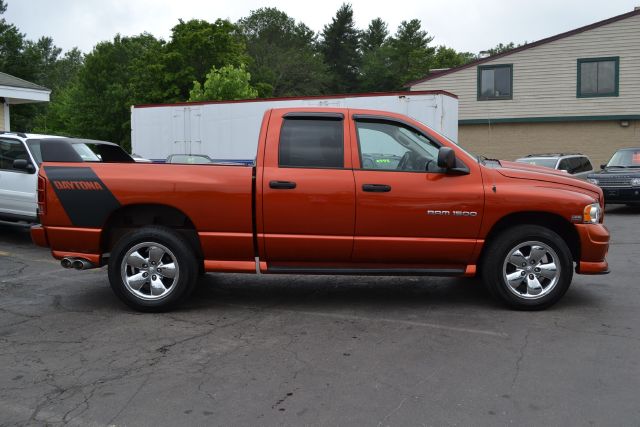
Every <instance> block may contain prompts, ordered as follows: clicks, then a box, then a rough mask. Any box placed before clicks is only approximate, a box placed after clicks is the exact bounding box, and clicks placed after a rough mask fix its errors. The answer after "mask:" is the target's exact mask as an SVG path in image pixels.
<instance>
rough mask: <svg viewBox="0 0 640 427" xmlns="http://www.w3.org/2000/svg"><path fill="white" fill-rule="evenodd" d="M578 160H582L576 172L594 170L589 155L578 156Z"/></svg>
mask: <svg viewBox="0 0 640 427" xmlns="http://www.w3.org/2000/svg"><path fill="white" fill-rule="evenodd" d="M578 160H579V161H580V163H579V165H578V169H577V170H576V173H580V172H589V171H590V170H593V166H591V162H590V161H589V159H588V158H587V157H578Z"/></svg>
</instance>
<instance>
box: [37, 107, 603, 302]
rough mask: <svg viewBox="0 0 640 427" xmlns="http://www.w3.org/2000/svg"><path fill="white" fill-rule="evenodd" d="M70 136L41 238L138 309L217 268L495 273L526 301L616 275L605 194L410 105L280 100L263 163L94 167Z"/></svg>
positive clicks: (51, 167)
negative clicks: (284, 103)
mask: <svg viewBox="0 0 640 427" xmlns="http://www.w3.org/2000/svg"><path fill="white" fill-rule="evenodd" d="M63 141H64V140H57V145H58V146H59V147H58V148H56V149H55V150H52V149H48V150H46V151H47V153H48V154H47V153H45V152H44V151H45V150H44V148H45V147H46V146H47V144H44V142H43V144H42V145H43V153H42V158H43V161H44V162H43V164H42V167H41V168H40V175H39V186H38V205H39V217H40V221H41V224H42V225H41V226H35V227H33V228H32V231H31V233H32V237H33V240H34V241H35V242H36V243H37V244H39V245H42V246H49V247H51V249H52V254H53V256H54V257H55V258H57V259H60V260H61V263H62V266H63V267H66V268H77V269H86V268H95V267H100V266H103V265H108V274H109V281H110V283H111V287H112V288H113V291H114V292H115V293H116V295H117V296H118V297H120V298H121V299H122V300H123V301H124V302H125V303H127V304H128V305H130V306H131V307H133V308H135V309H138V310H143V311H161V310H167V309H169V308H171V307H174V306H175V305H176V304H177V303H178V302H180V301H181V300H183V298H185V297H186V296H188V295H189V293H190V292H191V291H192V289H193V288H194V286H195V284H196V282H197V279H198V276H199V274H202V273H204V272H240V273H257V274H278V273H289V274H292V273H293V274H356V275H367V274H369V275H438V276H443V275H445V276H469V277H470V276H475V275H481V276H482V278H483V280H484V282H485V283H486V285H487V287H488V289H489V290H490V291H491V293H492V294H493V295H495V296H496V297H497V298H499V299H500V300H502V301H503V302H505V303H506V304H508V305H510V306H511V307H514V308H518V309H541V308H545V307H548V306H550V305H551V304H553V303H555V302H556V301H558V299H560V298H561V297H562V295H563V294H564V293H565V292H566V291H567V289H568V287H569V285H570V283H571V280H572V277H573V272H574V270H575V272H577V273H581V274H603V273H607V272H608V265H607V262H606V260H605V257H606V254H607V250H608V247H609V232H608V231H607V229H606V228H605V226H604V225H603V195H602V190H600V188H598V187H597V186H595V185H592V184H589V183H587V182H584V181H580V180H577V179H574V178H571V177H570V176H568V175H567V174H565V173H561V172H554V171H552V170H549V169H546V168H540V167H536V166H530V165H525V164H521V163H512V162H504V161H497V160H490V159H486V158H483V157H475V156H473V155H472V154H470V153H468V152H466V151H465V150H463V149H462V148H461V147H460V146H458V145H456V144H455V143H453V142H452V141H450V140H448V139H447V138H445V137H444V136H442V135H439V134H437V133H436V132H434V131H432V130H431V129H429V128H428V127H427V126H425V125H423V124H421V123H419V122H416V121H415V120H412V119H410V118H409V117H406V116H402V115H399V114H393V113H388V112H381V111H371V110H354V109H340V108H296V109H273V110H269V111H267V112H266V113H265V115H264V119H263V122H262V128H261V131H260V135H259V143H258V152H257V157H256V162H255V165H254V166H242V165H231V164H204V165H180V164H149V163H146V164H145V163H135V164H134V163H131V162H129V161H125V160H124V157H123V156H120V155H107V153H106V152H105V154H104V155H102V156H100V157H101V161H99V162H95V161H94V162H88V161H87V159H84V160H83V159H82V158H81V157H80V156H77V155H75V156H74V154H73V153H74V150H63V149H60V146H61V144H62V142H63ZM69 141H71V142H72V140H69ZM108 148H113V147H108ZM76 151H77V150H76ZM65 153H66V154H65ZM122 154H124V153H122ZM65 156H66V157H65Z"/></svg>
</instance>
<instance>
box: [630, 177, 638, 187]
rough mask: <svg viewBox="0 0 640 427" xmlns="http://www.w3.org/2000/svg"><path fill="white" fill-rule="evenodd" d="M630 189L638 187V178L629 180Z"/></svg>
mask: <svg viewBox="0 0 640 427" xmlns="http://www.w3.org/2000/svg"><path fill="white" fill-rule="evenodd" d="M631 186H632V187H640V178H631Z"/></svg>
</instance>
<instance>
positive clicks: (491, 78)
mask: <svg viewBox="0 0 640 427" xmlns="http://www.w3.org/2000/svg"><path fill="white" fill-rule="evenodd" d="M511 70H512V68H511V65H499V66H489V67H479V80H480V81H479V82H478V92H479V93H478V99H480V100H487V99H511V88H512V83H513V79H512V75H511Z"/></svg>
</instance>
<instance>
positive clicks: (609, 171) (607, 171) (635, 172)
mask: <svg viewBox="0 0 640 427" xmlns="http://www.w3.org/2000/svg"><path fill="white" fill-rule="evenodd" d="M603 175H625V176H626V175H628V176H629V178H631V177H633V178H640V168H616V167H609V168H604V169H602V170H601V171H598V172H594V173H591V174H589V178H591V177H594V178H598V177H601V176H603Z"/></svg>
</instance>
